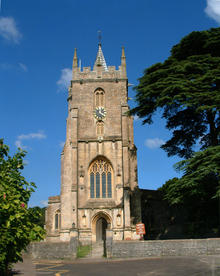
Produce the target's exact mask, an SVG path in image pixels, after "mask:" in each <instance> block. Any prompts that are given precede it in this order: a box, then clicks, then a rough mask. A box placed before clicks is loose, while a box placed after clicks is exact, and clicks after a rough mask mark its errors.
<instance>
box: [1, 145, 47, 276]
mask: <svg viewBox="0 0 220 276" xmlns="http://www.w3.org/2000/svg"><path fill="white" fill-rule="evenodd" d="M8 154H9V148H8V147H7V146H6V145H5V144H4V143H3V140H0V200H1V205H0V274H1V275H2V274H3V275H4V274H6V273H7V271H8V268H9V266H10V264H12V263H15V262H17V261H19V260H22V257H21V252H22V250H24V249H25V248H26V247H27V245H28V244H29V243H30V242H31V241H37V240H40V239H42V238H43V236H44V230H43V229H42V227H41V226H39V225H37V224H36V223H35V222H34V220H36V219H37V217H39V216H40V213H39V212H35V213H33V212H29V210H28V208H27V204H28V201H29V198H30V196H31V193H32V192H33V191H34V188H36V186H35V184H34V183H32V182H31V183H28V182H27V181H26V180H25V178H24V177H23V176H22V175H21V170H22V169H23V168H24V163H23V158H24V156H25V152H24V151H22V150H20V149H19V151H18V152H17V153H16V154H15V155H14V156H12V157H10V156H9V155H8Z"/></svg>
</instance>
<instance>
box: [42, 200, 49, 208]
mask: <svg viewBox="0 0 220 276" xmlns="http://www.w3.org/2000/svg"><path fill="white" fill-rule="evenodd" d="M40 204H41V205H42V206H43V207H47V205H48V201H47V200H41V201H40Z"/></svg>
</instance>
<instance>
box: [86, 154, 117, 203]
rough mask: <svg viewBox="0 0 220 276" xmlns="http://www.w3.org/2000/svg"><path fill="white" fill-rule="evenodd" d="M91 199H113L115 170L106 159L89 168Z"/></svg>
mask: <svg viewBox="0 0 220 276" xmlns="http://www.w3.org/2000/svg"><path fill="white" fill-rule="evenodd" d="M89 176H90V177H89V178H90V197H91V198H111V197H112V179H113V170H112V166H111V164H110V163H109V162H108V161H107V160H106V159H104V158H98V159H96V160H95V161H93V162H92V164H91V166H90V168H89Z"/></svg>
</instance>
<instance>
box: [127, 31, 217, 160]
mask: <svg viewBox="0 0 220 276" xmlns="http://www.w3.org/2000/svg"><path fill="white" fill-rule="evenodd" d="M219 64H220V28H215V29H210V30H208V31H202V32H192V33H191V34H189V35H188V36H186V37H184V38H183V39H182V40H181V41H180V43H179V44H177V45H176V46H174V47H173V48H172V51H171V56H170V57H169V58H168V59H167V60H166V61H165V62H164V63H157V64H155V65H153V66H151V67H150V68H148V69H146V70H145V72H144V75H143V77H141V78H140V79H139V84H138V86H136V87H135V89H136V92H137V93H136V102H137V104H138V105H137V107H136V108H134V109H132V110H131V114H137V115H138V116H139V117H140V118H144V120H143V123H144V124H145V123H148V124H151V123H152V122H153V120H152V116H153V115H154V114H155V112H156V111H157V110H158V109H162V110H163V113H162V117H163V118H165V119H166V127H167V128H168V129H169V130H173V136H172V137H171V139H170V140H168V141H167V142H166V143H165V144H164V145H162V146H161V147H162V148H163V149H164V150H165V151H166V152H167V153H168V156H172V155H179V156H180V157H185V158H189V157H191V156H192V153H193V146H194V145H195V144H196V142H197V141H198V140H199V142H200V145H201V149H205V148H207V147H209V146H217V145H219V144H220V137H219V132H220V118H219V113H220V112H219V106H220V66H219Z"/></svg>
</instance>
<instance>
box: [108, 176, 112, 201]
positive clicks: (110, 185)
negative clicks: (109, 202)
mask: <svg viewBox="0 0 220 276" xmlns="http://www.w3.org/2000/svg"><path fill="white" fill-rule="evenodd" d="M108 197H112V174H111V173H110V172H108Z"/></svg>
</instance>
